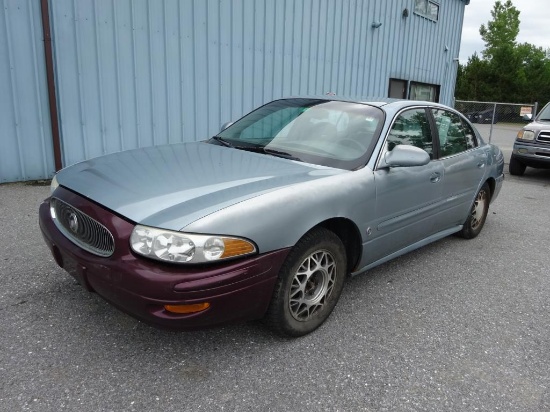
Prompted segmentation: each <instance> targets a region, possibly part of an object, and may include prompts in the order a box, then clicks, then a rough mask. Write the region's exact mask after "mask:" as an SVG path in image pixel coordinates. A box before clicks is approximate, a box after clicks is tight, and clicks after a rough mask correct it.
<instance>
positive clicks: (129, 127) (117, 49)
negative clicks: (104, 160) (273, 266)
mask: <svg viewBox="0 0 550 412" xmlns="http://www.w3.org/2000/svg"><path fill="white" fill-rule="evenodd" d="M468 3H469V0H3V7H1V8H0V126H1V127H0V143H1V150H0V183H2V182H11V181H19V180H29V179H44V178H49V177H51V176H52V175H53V173H54V172H55V170H56V168H59V167H62V166H68V165H70V164H73V163H76V162H79V161H82V160H85V159H89V158H92V157H95V156H99V155H103V154H107V153H112V152H115V151H119V150H125V149H131V148H136V147H143V146H150V145H159V144H164V143H170V142H183V141H194V140H202V139H205V138H208V137H209V136H211V135H212V134H214V133H215V132H217V131H218V129H219V127H220V125H221V124H222V123H224V122H226V121H229V120H234V119H236V118H238V117H240V116H241V115H243V114H245V113H246V112H248V111H250V110H251V109H253V108H254V107H256V106H259V105H261V104H262V103H265V102H267V101H269V100H272V99H275V98H278V97H284V96H290V95H293V96H295V95H323V94H326V93H334V94H336V95H338V96H342V97H364V96H369V97H387V96H390V97H399V98H416V99H423V100H434V101H440V102H442V103H446V104H451V103H452V98H453V93H454V85H455V78H456V72H457V65H458V54H459V46H460V35H461V31H462V21H463V17H464V8H465V6H466V4H468ZM50 36H51V42H50V41H49V40H50ZM47 62H48V64H47Z"/></svg>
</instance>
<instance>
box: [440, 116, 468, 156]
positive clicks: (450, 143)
mask: <svg viewBox="0 0 550 412" xmlns="http://www.w3.org/2000/svg"><path fill="white" fill-rule="evenodd" d="M433 115H434V118H435V124H436V126H437V133H438V137H439V149H440V154H441V157H447V156H452V155H454V154H457V153H460V152H464V151H466V150H468V149H471V148H472V147H474V146H472V144H473V143H474V141H473V139H474V134H473V131H472V130H471V129H470V130H467V129H466V128H465V127H464V124H463V123H462V121H461V120H460V117H459V116H458V115H456V114H454V113H451V112H448V111H446V110H433ZM467 135H469V137H468V138H467V137H466V136H467Z"/></svg>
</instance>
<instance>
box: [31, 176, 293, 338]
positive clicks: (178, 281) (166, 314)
mask: <svg viewBox="0 0 550 412" xmlns="http://www.w3.org/2000/svg"><path fill="white" fill-rule="evenodd" d="M55 197H56V199H59V200H60V201H62V202H64V203H65V204H68V205H70V206H71V207H72V208H74V209H76V210H78V211H80V212H81V213H83V214H85V215H87V216H89V217H90V218H92V219H94V220H95V221H97V222H99V223H100V224H101V225H103V226H104V227H105V228H106V229H107V230H108V231H109V232H110V233H111V234H112V236H113V239H114V252H113V253H112V255H111V256H109V257H102V256H98V255H96V254H93V253H90V252H88V251H86V250H84V249H83V248H81V247H79V246H77V245H76V244H75V243H73V241H71V240H69V239H68V237H66V236H65V235H64V234H63V233H62V232H61V231H60V230H59V229H58V226H57V225H56V224H55V222H54V220H53V219H52V216H51V213H50V200H51V199H46V200H45V201H44V202H43V203H42V205H41V206H40V228H41V230H42V234H43V236H44V239H45V240H46V243H47V245H48V247H49V248H50V250H51V252H52V254H53V256H54V258H55V261H56V262H57V264H58V265H59V266H61V267H62V268H63V269H65V270H66V271H67V272H69V273H70V274H71V275H72V276H73V277H74V278H76V279H77V280H78V281H79V282H80V283H81V284H82V285H83V286H84V287H85V288H86V289H88V290H90V291H95V292H97V293H98V294H99V295H100V296H102V297H103V298H104V299H105V300H107V301H108V302H110V303H112V304H113V305H115V306H116V307H118V308H119V309H121V310H123V311H124V312H126V313H128V314H130V315H132V316H134V317H136V318H138V319H140V320H142V321H144V322H147V323H149V324H152V325H155V326H160V327H167V328H175V329H198V328H203V327H208V326H213V325H219V324H223V323H228V322H233V321H243V320H251V319H257V318H261V317H262V316H263V315H264V313H265V312H266V310H267V307H268V305H269V302H270V299H271V295H272V292H273V288H274V285H275V282H276V280H277V275H278V272H279V269H280V267H281V265H282V264H283V261H284V259H285V258H286V255H287V254H288V249H282V250H278V251H274V252H270V253H265V254H262V255H257V256H253V257H248V258H243V259H238V260H234V261H230V262H225V263H217V264H213V265H178V264H170V263H163V262H159V261H154V260H150V259H147V258H143V257H141V256H139V255H136V254H134V253H133V252H132V251H131V249H130V244H129V238H130V235H131V233H132V229H133V228H134V225H135V224H134V223H133V222H130V221H128V220H125V219H123V218H122V217H120V216H118V215H116V214H114V213H113V212H111V211H109V210H107V209H105V208H103V207H101V206H99V205H97V204H95V203H93V202H91V201H89V200H87V199H85V198H83V197H82V196H79V195H77V194H75V193H73V192H71V191H69V190H66V189H64V188H62V187H58V188H57V189H56V191H55ZM194 304H196V305H199V304H204V306H206V307H207V308H206V309H204V310H201V311H199V312H194V313H174V312H173V311H168V310H166V308H165V306H166V305H175V306H176V307H179V306H181V305H194Z"/></svg>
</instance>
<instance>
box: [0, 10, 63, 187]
mask: <svg viewBox="0 0 550 412" xmlns="http://www.w3.org/2000/svg"><path fill="white" fill-rule="evenodd" d="M53 171H54V161H53V149H52V136H51V126H50V119H49V106H48V93H47V88H46V71H45V63H44V43H43V41H42V22H41V14H40V3H39V1H28V0H3V1H2V4H1V7H0V183H4V182H13V181H17V180H30V179H41V178H47V177H49V176H51V175H52V174H53Z"/></svg>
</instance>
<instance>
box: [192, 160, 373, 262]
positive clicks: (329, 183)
mask: <svg viewBox="0 0 550 412" xmlns="http://www.w3.org/2000/svg"><path fill="white" fill-rule="evenodd" d="M374 210H375V186H374V177H373V174H372V171H371V170H370V169H368V168H364V169H362V170H358V171H350V172H348V173H343V174H339V175H336V176H327V177H325V178H322V179H318V180H315V181H313V182H304V183H299V184H295V185H290V186H287V187H284V188H281V189H278V190H276V191H273V192H269V193H266V194H263V195H260V196H257V197H255V198H253V199H249V200H247V201H244V202H241V203H238V204H235V205H233V206H230V207H227V208H225V209H222V210H220V211H218V212H215V213H213V214H211V215H208V216H206V217H204V218H201V219H199V220H197V221H195V222H193V223H191V224H189V225H187V226H186V227H184V228H183V229H182V230H183V231H186V232H193V233H216V234H225V235H233V236H240V237H244V238H247V239H250V240H252V241H254V242H255V243H256V245H257V246H258V249H259V252H260V253H265V252H269V251H272V250H277V249H281V248H285V247H292V246H294V245H295V244H296V243H297V242H298V240H299V239H300V238H301V237H302V236H303V235H304V234H305V233H307V232H308V231H309V230H310V229H311V228H313V227H315V226H317V225H318V224H320V223H321V222H324V221H326V220H328V219H332V218H347V219H349V220H351V221H352V222H354V223H355V224H356V225H357V226H358V227H359V230H360V231H361V232H364V231H363V230H361V228H362V227H363V226H368V222H369V221H371V220H372V219H373V213H374Z"/></svg>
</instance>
